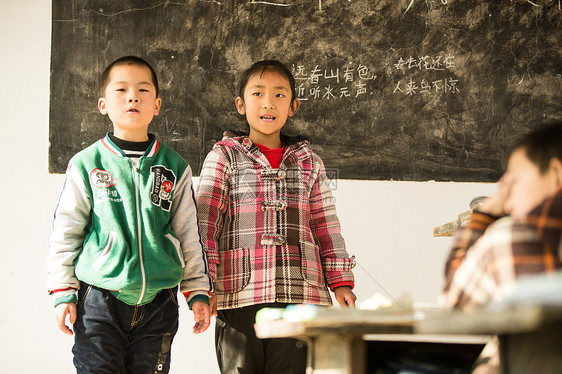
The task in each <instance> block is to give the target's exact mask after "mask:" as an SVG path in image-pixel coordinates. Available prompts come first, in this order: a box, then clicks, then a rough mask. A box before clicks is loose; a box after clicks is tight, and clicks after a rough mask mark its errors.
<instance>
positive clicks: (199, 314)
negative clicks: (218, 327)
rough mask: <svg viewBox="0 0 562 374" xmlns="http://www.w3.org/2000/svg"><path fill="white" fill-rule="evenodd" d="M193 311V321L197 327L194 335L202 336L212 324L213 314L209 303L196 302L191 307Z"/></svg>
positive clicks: (194, 327)
mask: <svg viewBox="0 0 562 374" xmlns="http://www.w3.org/2000/svg"><path fill="white" fill-rule="evenodd" d="M191 310H192V311H193V319H194V320H195V325H194V326H193V333H194V334H201V333H202V332H204V331H205V330H207V328H208V327H209V325H210V324H211V312H210V309H209V306H208V305H207V303H205V302H203V301H196V302H194V303H193V305H192V306H191Z"/></svg>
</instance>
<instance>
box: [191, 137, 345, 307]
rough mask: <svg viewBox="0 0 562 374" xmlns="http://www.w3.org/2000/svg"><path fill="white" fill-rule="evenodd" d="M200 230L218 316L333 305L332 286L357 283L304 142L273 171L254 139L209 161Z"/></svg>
mask: <svg viewBox="0 0 562 374" xmlns="http://www.w3.org/2000/svg"><path fill="white" fill-rule="evenodd" d="M197 206H198V218H199V227H200V231H201V235H202V239H203V246H204V248H205V250H206V251H207V255H208V260H209V267H210V273H211V276H212V277H213V279H214V281H215V290H216V295H217V304H218V308H219V309H230V308H239V307H243V306H248V305H254V304H263V303H273V302H282V303H313V304H320V305H331V304H332V301H331V298H330V295H329V292H328V286H330V285H334V284H338V283H342V282H345V283H351V284H352V283H353V281H354V278H353V273H352V272H351V269H352V267H353V266H354V265H355V261H354V257H351V258H350V257H349V255H348V254H347V252H346V250H345V243H344V240H343V237H342V236H341V233H340V231H341V230H340V223H339V220H338V218H337V216H336V210H335V206H334V199H333V197H332V194H331V191H330V188H329V185H328V181H327V178H326V172H325V169H324V165H323V163H322V160H321V159H320V157H318V155H316V154H315V153H314V152H313V151H312V150H311V149H310V148H309V147H308V142H306V141H301V142H297V143H295V144H292V145H290V144H287V145H286V147H285V153H284V156H283V160H282V162H281V166H280V167H279V169H272V168H271V166H270V165H269V162H268V161H267V159H266V158H265V156H264V155H263V154H262V153H261V151H260V150H259V148H258V147H257V146H256V145H255V144H254V143H253V142H252V141H251V140H250V139H249V138H248V137H235V138H230V137H225V138H223V140H222V141H220V142H218V143H217V144H215V146H214V147H213V149H212V150H211V152H209V154H208V155H207V158H206V159H205V162H204V164H203V169H202V171H201V177H200V182H199V186H198V189H197Z"/></svg>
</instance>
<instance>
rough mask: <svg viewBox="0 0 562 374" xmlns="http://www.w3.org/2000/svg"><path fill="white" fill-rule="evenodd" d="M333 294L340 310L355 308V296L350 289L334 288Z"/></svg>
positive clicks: (345, 287) (343, 287)
mask: <svg viewBox="0 0 562 374" xmlns="http://www.w3.org/2000/svg"><path fill="white" fill-rule="evenodd" d="M334 294H335V296H336V300H337V301H338V303H339V304H340V307H341V308H342V309H344V308H355V300H357V296H355V294H354V293H353V291H351V287H348V286H342V287H336V289H335V290H334Z"/></svg>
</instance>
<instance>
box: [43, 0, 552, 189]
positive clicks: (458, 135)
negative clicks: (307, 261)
mask: <svg viewBox="0 0 562 374" xmlns="http://www.w3.org/2000/svg"><path fill="white" fill-rule="evenodd" d="M561 19H562V9H561V5H560V0H556V1H553V0H542V1H539V0H536V1H529V0H509V1H508V0H493V1H492V0H470V1H468V0H424V1H421V0H403V1H396V0H380V1H369V0H318V1H302V0H268V1H258V0H246V1H238V0H236V1H235V0H224V1H223V0H198V1H197V0H185V1H164V0H123V1H110V0H84V1H79V2H76V1H53V12H52V48H51V51H52V52H51V105H50V135H49V136H50V149H49V169H50V171H51V172H54V173H62V172H64V170H65V168H66V164H67V162H68V160H69V159H70V157H71V156H72V155H73V154H75V153H76V152H78V151H80V150H81V149H83V148H84V147H86V146H88V145H89V144H91V143H93V142H94V141H96V140H97V139H99V138H100V137H102V136H103V135H104V134H105V132H107V131H110V130H111V123H110V122H109V119H108V118H107V117H104V116H102V115H101V114H99V112H98V110H97V99H98V97H99V92H98V79H99V75H100V74H101V72H102V70H103V69H104V68H105V66H107V64H109V63H110V62H111V61H113V60H114V59H116V58H118V57H121V56H124V55H129V54H133V55H138V56H141V57H143V58H145V59H147V60H148V61H149V62H150V63H151V64H152V65H153V66H154V68H155V70H156V71H157V73H158V76H159V80H160V86H161V97H162V99H163V105H162V110H161V113H160V115H159V116H158V117H156V118H155V120H154V121H153V123H152V124H151V127H150V131H151V132H154V133H155V134H156V135H157V136H158V137H159V138H160V139H161V140H162V141H163V142H165V143H167V144H168V145H170V146H171V147H173V148H174V149H176V150H177V151H178V152H179V153H180V154H182V155H183V156H184V157H185V158H186V160H188V162H190V163H191V165H192V168H193V170H194V174H195V175H198V173H199V171H200V168H201V164H202V162H203V160H204V158H205V156H206V154H207V152H208V151H209V150H210V149H211V147H212V146H213V144H214V143H215V142H216V141H218V140H220V139H221V137H222V133H223V131H224V130H225V129H234V130H238V131H244V130H246V129H247V125H246V123H245V121H244V118H243V117H241V116H240V115H238V114H237V112H236V111H235V107H234V99H235V96H236V92H237V87H236V86H237V81H238V79H239V75H240V73H241V72H242V71H243V70H244V69H246V68H247V67H249V66H250V65H251V63H252V62H255V61H257V60H261V59H271V58H274V59H279V60H281V61H283V62H285V63H286V64H287V66H288V67H289V68H291V69H292V71H293V73H294V75H295V78H296V84H297V95H298V98H299V99H300V100H301V102H302V105H301V107H300V109H299V112H298V113H297V114H296V115H295V116H294V117H292V118H291V120H290V121H289V122H288V123H287V125H286V127H285V128H284V132H285V133H286V134H289V135H296V134H300V135H304V136H305V137H307V138H308V139H309V140H310V142H311V144H312V147H313V148H314V149H315V150H316V151H317V153H318V154H319V155H320V156H321V157H322V158H323V160H324V162H325V164H326V167H327V168H328V169H329V171H330V175H331V176H333V177H337V178H343V179H365V180H408V181H426V180H438V181H471V182H488V181H495V180H497V179H498V178H499V176H500V175H501V173H502V170H503V167H504V165H503V164H504V160H503V156H504V154H505V152H506V150H507V149H508V148H509V146H510V145H511V144H513V142H514V141H515V139H516V138H518V137H519V136H521V135H522V134H525V133H527V132H528V131H529V130H530V129H532V128H535V127H537V126H540V124H541V123H544V122H549V121H551V120H553V119H561V118H562V110H561V109H562V94H561V92H562V90H561V89H560V88H561V87H562V56H561V51H560V48H559V46H560V42H561V36H562V35H561V30H562V28H561V26H562V25H561Z"/></svg>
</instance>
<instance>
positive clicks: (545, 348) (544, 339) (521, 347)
mask: <svg viewBox="0 0 562 374" xmlns="http://www.w3.org/2000/svg"><path fill="white" fill-rule="evenodd" d="M414 330H415V331H416V332H417V333H422V334H494V335H498V337H499V342H500V365H501V372H502V373H504V374H530V373H540V374H543V373H544V374H560V373H562V307H560V306H540V305H520V306H513V307H510V308H506V309H501V310H485V311H479V312H477V313H463V312H453V313H446V312H437V313H433V314H430V315H427V316H426V318H425V319H424V320H423V321H419V323H417V324H416V326H415V329H414Z"/></svg>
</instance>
